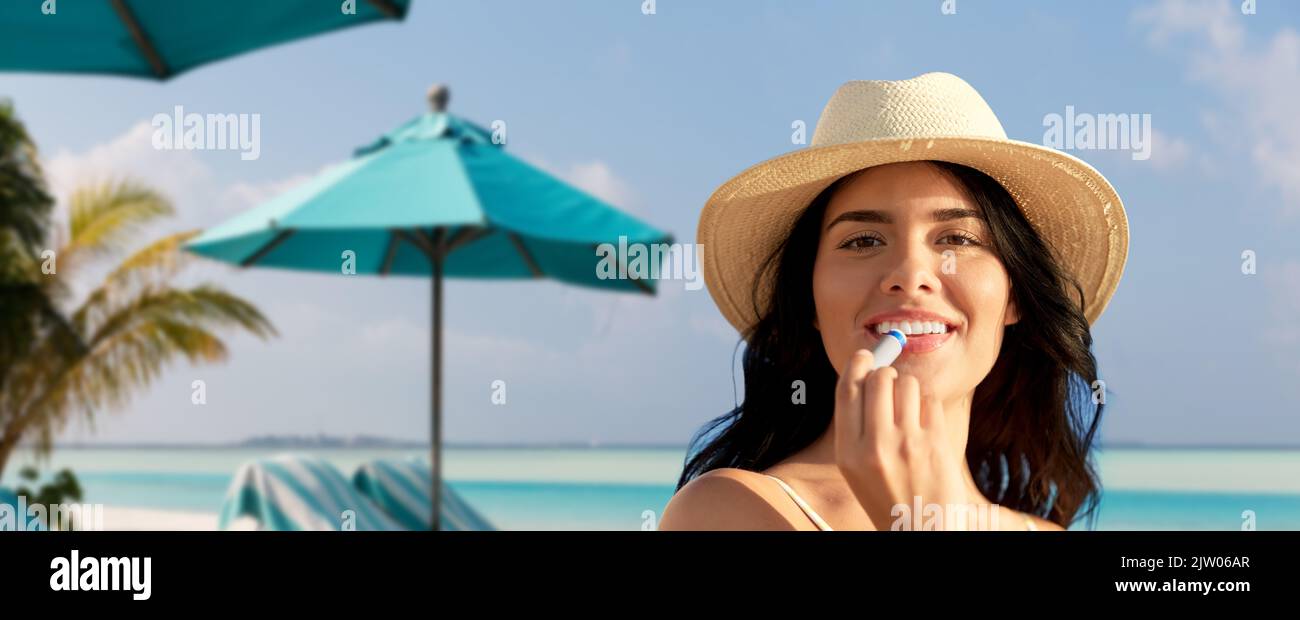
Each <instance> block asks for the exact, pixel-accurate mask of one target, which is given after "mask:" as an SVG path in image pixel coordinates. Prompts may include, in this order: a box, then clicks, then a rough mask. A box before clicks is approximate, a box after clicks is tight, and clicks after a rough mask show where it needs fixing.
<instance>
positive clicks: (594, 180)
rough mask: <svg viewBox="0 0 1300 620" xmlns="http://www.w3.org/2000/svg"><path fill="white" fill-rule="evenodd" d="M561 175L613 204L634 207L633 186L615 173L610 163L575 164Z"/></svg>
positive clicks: (627, 208)
mask: <svg viewBox="0 0 1300 620" xmlns="http://www.w3.org/2000/svg"><path fill="white" fill-rule="evenodd" d="M561 176H562V177H563V178H564V179H565V180H566V181H568V182H570V183H572V184H574V185H576V186H578V187H579V188H581V189H583V190H586V191H587V192H590V193H591V195H593V196H595V197H597V198H599V199H601V200H604V201H605V202H608V203H609V204H611V205H614V206H616V207H619V208H621V209H626V210H630V209H631V208H632V202H633V193H632V188H631V187H630V186H628V184H627V183H626V182H624V181H623V179H620V178H619V177H618V176H617V175H615V174H614V171H613V170H611V169H610V167H609V164H606V163H605V162H603V161H592V162H587V163H585V164H575V165H573V166H571V167H570V168H569V170H568V172H567V174H563V175H561Z"/></svg>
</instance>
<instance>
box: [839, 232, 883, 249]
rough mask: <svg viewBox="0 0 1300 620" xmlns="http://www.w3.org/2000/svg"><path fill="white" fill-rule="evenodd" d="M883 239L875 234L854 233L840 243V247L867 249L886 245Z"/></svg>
mask: <svg viewBox="0 0 1300 620" xmlns="http://www.w3.org/2000/svg"><path fill="white" fill-rule="evenodd" d="M884 244H885V242H884V240H883V239H880V238H879V237H876V236H874V235H854V236H852V237H849V238H848V239H845V240H844V241H843V242H841V243H840V246H839V247H840V249H845V248H848V249H850V250H866V249H869V248H875V247H880V246H882V245H884Z"/></svg>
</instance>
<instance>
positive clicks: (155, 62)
mask: <svg viewBox="0 0 1300 620" xmlns="http://www.w3.org/2000/svg"><path fill="white" fill-rule="evenodd" d="M113 9H114V10H116V11H117V16H118V18H119V19H121V20H122V24H123V25H124V26H126V29H127V30H128V31H129V32H130V33H131V38H132V39H135V44H136V46H137V47H139V48H140V52H141V53H143V54H144V57H145V60H148V61H149V65H150V66H152V67H153V72H154V75H156V76H158V78H159V79H163V78H166V77H167V75H168V73H170V72H169V71H168V70H167V65H166V63H164V62H163V60H162V56H159V55H158V50H157V49H155V48H154V46H153V42H151V41H150V40H149V35H147V34H145V32H144V28H143V27H141V26H140V21H139V20H137V19H136V18H135V14H134V13H132V12H131V7H128V6H127V5H126V0H113Z"/></svg>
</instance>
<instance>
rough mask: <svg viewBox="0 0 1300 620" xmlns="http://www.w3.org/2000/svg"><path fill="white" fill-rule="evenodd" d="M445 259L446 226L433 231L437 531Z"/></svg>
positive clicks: (433, 447)
mask: <svg viewBox="0 0 1300 620" xmlns="http://www.w3.org/2000/svg"><path fill="white" fill-rule="evenodd" d="M443 258H444V246H443V229H442V228H438V229H437V230H435V231H434V240H433V256H432V257H431V259H432V262H433V298H432V299H431V300H430V301H431V303H432V306H433V336H432V337H433V360H432V363H433V376H432V378H431V384H432V386H433V393H432V394H430V396H431V397H432V401H431V402H432V408H433V419H432V423H433V429H432V437H431V438H430V439H431V441H430V444H429V446H430V447H429V450H430V457H432V458H431V459H430V462H431V464H432V465H433V522H432V524H431V525H430V528H429V529H431V530H433V531H435V532H436V531H438V529H439V526H440V525H441V521H442V510H441V508H442V261H443Z"/></svg>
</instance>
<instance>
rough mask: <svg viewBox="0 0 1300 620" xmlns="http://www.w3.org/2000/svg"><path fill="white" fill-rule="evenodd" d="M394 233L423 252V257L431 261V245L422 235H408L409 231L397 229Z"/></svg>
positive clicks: (432, 252)
mask: <svg viewBox="0 0 1300 620" xmlns="http://www.w3.org/2000/svg"><path fill="white" fill-rule="evenodd" d="M394 232H395V233H396V234H397V235H398V236H399V237H401V238H403V239H405V240H407V242H409V243H410V244H411V245H413V246H415V247H417V248H420V251H421V252H424V255H425V256H427V257H428V258H429V260H433V257H434V251H433V243H432V242H431V241H429V239H428V238H427V237H425V236H424V235H423V234H418V235H413V234H411V233H410V231H407V230H405V229H399V230H396V231H394Z"/></svg>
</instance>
